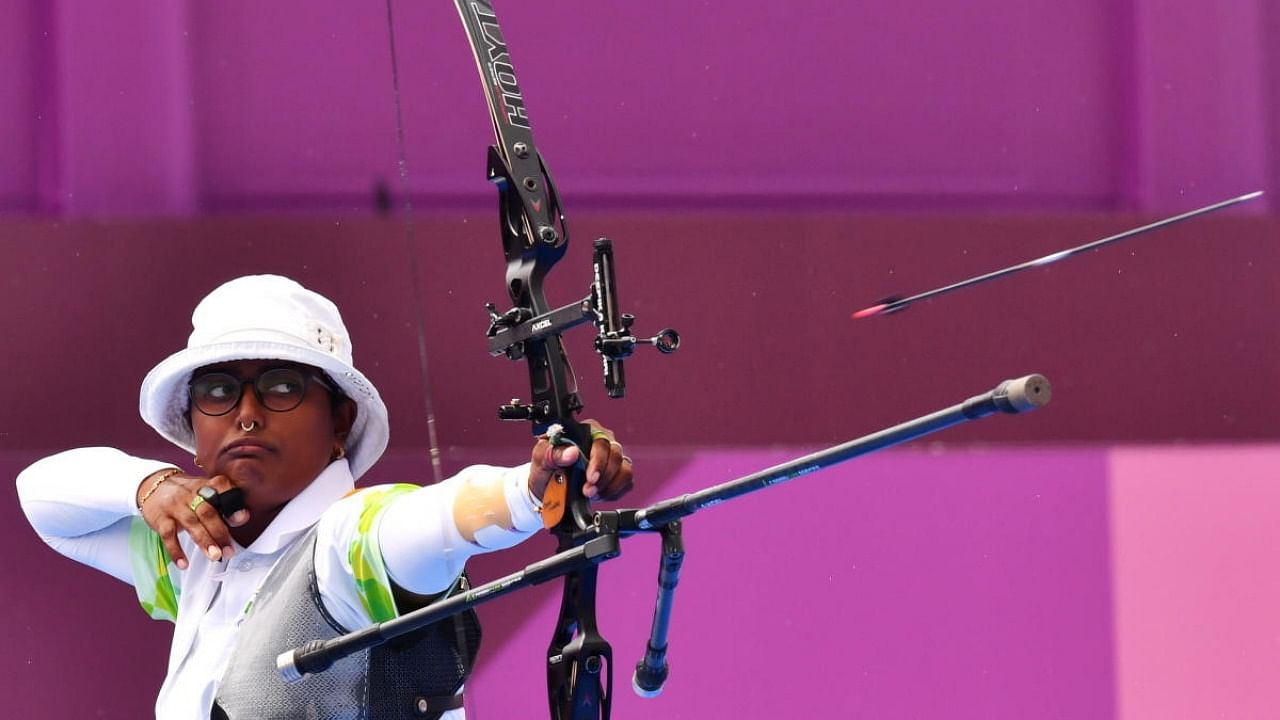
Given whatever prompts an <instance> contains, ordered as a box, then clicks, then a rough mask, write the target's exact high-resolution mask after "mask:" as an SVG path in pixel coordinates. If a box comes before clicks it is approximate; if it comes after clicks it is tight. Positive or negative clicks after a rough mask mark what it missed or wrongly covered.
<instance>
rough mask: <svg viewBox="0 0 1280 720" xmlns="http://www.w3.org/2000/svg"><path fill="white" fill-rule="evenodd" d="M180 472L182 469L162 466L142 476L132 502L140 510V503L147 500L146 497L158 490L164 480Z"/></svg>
mask: <svg viewBox="0 0 1280 720" xmlns="http://www.w3.org/2000/svg"><path fill="white" fill-rule="evenodd" d="M180 472H182V470H180V469H178V468H173V467H171V468H164V469H162V470H157V471H155V472H153V473H151V474H150V475H148V476H146V477H145V478H143V479H142V482H141V483H139V484H138V490H137V492H135V493H134V496H133V497H134V504H135V505H137V507H138V509H139V510H141V509H142V504H143V503H145V502H146V501H147V498H149V497H151V495H152V494H153V493H155V491H156V490H159V489H160V486H161V485H162V484H163V483H164V482H165V481H166V480H168V479H169V478H171V477H173V476H174V475H177V474H178V473H180Z"/></svg>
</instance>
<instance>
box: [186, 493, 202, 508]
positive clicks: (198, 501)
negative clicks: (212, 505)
mask: <svg viewBox="0 0 1280 720" xmlns="http://www.w3.org/2000/svg"><path fill="white" fill-rule="evenodd" d="M203 504H204V498H202V497H200V496H199V495H197V496H195V497H193V498H191V502H189V503H187V507H189V508H191V512H195V511H196V510H197V509H198V508H199V507H200V506H201V505H203Z"/></svg>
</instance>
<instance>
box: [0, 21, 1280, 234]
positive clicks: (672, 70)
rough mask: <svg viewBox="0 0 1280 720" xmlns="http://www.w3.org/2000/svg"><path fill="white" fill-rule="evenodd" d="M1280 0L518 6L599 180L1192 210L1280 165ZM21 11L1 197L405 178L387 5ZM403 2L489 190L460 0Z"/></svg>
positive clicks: (213, 204)
mask: <svg viewBox="0 0 1280 720" xmlns="http://www.w3.org/2000/svg"><path fill="white" fill-rule="evenodd" d="M1269 7H1270V6H1269V5H1268V4H1267V3H1265V2H1263V1H1262V0H1238V1H1235V2H1230V3H1220V2H1214V1H1213V0H1194V1H1193V0H1184V1H1183V2H1178V3H1173V4H1172V5H1170V4H1168V3H1162V2H1151V1H1147V0H1134V1H1133V2H1107V1H1105V0H1088V1H1082V2H1074V3H1056V2H1046V1H1043V0H1037V1H1036V2H1024V3H1016V4H1010V3H1006V2H996V1H994V0H981V1H980V2H968V3H963V4H957V3H945V2H929V3H897V4H891V3H847V2H838V1H836V0H820V1H818V2H809V3H805V4H804V5H803V7H795V6H794V5H787V4H777V5H771V4H755V5H747V6H741V7H735V8H734V10H733V12H732V13H727V12H726V11H725V9H724V8H723V7H721V6H718V5H715V4H707V3H688V2H676V1H674V0H655V1H654V2H648V3H641V4H621V5H620V4H615V3H592V4H588V5H585V6H584V5H582V4H581V3H566V2H560V3H505V4H500V6H499V11H500V13H501V15H502V18H503V21H504V25H505V27H506V30H507V34H508V36H509V38H508V39H509V41H510V43H511V45H512V51H513V53H514V57H515V59H516V65H517V67H518V68H519V69H520V72H521V80H522V85H523V87H524V90H525V93H526V95H527V100H528V105H529V108H530V111H531V113H532V118H533V121H534V127H535V129H536V131H537V137H538V140H539V143H540V145H541V147H542V149H543V150H544V151H545V153H546V155H547V157H548V158H549V159H550V161H551V164H552V167H553V168H554V169H555V170H556V172H557V176H558V177H559V179H560V180H561V182H562V184H563V190H564V191H565V195H566V196H567V197H568V198H569V199H570V203H571V205H570V207H577V208H583V207H597V208H600V207H614V208H616V207H631V208H634V207H652V206H655V205H656V206H662V207H699V208H706V207H710V206H719V207H730V208H736V209H745V208H757V207H760V206H767V207H774V208H776V207H786V208H790V209H794V208H796V207H809V208H814V207H821V208H839V209H844V210H850V209H867V208H880V209H883V208H907V209H913V210H915V209H931V210H936V209H955V208H975V209H1002V210H1036V211H1043V210H1061V209H1073V210H1074V209H1095V210H1107V209H1113V208H1121V209H1130V210H1160V211H1165V210H1175V209H1184V208H1186V207H1188V206H1191V205H1195V204H1198V203H1202V202H1205V201H1210V200H1215V199H1219V198H1220V197H1224V196H1228V195H1232V194H1238V193H1240V192H1244V191H1247V190H1251V189H1255V188H1258V187H1263V186H1266V185H1268V184H1269V181H1271V180H1273V179H1274V178H1275V176H1276V172H1277V169H1276V164H1275V162H1274V161H1273V158H1274V157H1275V155H1276V153H1275V145H1274V133H1273V132H1271V131H1272V130H1273V129H1274V124H1273V123H1274V118H1275V116H1276V108H1277V102H1278V101H1277V98H1276V95H1277V94H1276V93H1275V92H1274V86H1275V83H1276V81H1277V80H1276V79H1277V78H1278V77H1280V71H1278V67H1280V65H1277V61H1276V58H1275V57H1273V53H1271V51H1270V50H1269V47H1268V44H1267V43H1265V42H1264V40H1263V38H1264V37H1266V35H1265V29H1266V28H1267V27H1269V25H1268V23H1271V24H1272V25H1274V22H1275V19H1274V17H1273V15H1274V11H1273V10H1270V9H1269ZM0 10H3V11H4V16H5V17H6V18H11V19H12V20H13V21H12V22H9V23H6V26H5V28H4V29H3V30H0V32H2V33H4V35H3V36H2V37H0V40H3V41H4V42H3V43H0V47H3V48H4V49H3V50H0V90H3V91H4V97H6V98H8V99H10V102H8V103H6V105H5V108H4V109H2V110H0V157H3V158H5V160H6V161H5V162H4V163H0V166H2V167H0V208H9V209H13V210H18V211H28V212H29V211H45V212H48V211H55V212H56V211H61V212H65V213H69V214H72V215H76V216H86V215H88V216H99V215H139V214H142V215H148V214H154V213H160V214H187V213H190V212H192V211H193V210H199V209H204V210H220V211H236V210H246V209H267V210H279V209H311V210H315V209H324V210H334V209H342V210H357V211H363V210H365V209H367V208H368V207H369V206H370V199H369V198H370V193H371V189H372V187H373V185H374V183H376V182H378V181H381V180H388V179H392V178H395V177H396V176H397V171H396V164H395V163H396V149H395V113H394V101H393V94H392V88H391V68H390V56H389V52H388V46H387V38H388V30H387V25H386V18H385V11H384V10H383V9H382V8H381V7H372V6H370V7H365V6H361V5H352V4H350V3H340V2H311V3H305V4H301V3H288V2H286V3H272V4H270V5H269V6H267V7H262V6H260V5H259V4H250V3H218V4H209V3H164V4H161V5H157V4H155V3H148V2H144V1H142V0H120V1H118V2H113V3H110V4H105V5H103V4H98V5H92V4H91V5H83V4H80V3H70V2H66V1H65V0H54V1H53V2H36V0H2V2H0ZM395 11H396V18H395V19H396V30H397V33H396V37H397V40H398V46H397V47H398V51H399V60H400V71H401V85H402V90H403V93H402V95H403V104H404V117H405V134H406V137H407V152H408V168H409V172H410V177H409V180H408V187H409V189H410V191H411V192H412V193H413V196H414V198H415V205H416V206H417V207H419V208H426V207H430V208H441V207H455V206H457V205H458V204H462V205H468V206H474V205H475V204H476V203H477V202H483V203H486V204H487V203H488V201H489V190H488V188H486V187H484V183H483V181H482V173H483V167H482V163H483V157H484V153H483V147H484V146H485V145H486V144H487V143H488V142H490V140H491V138H490V136H489V126H488V123H487V122H486V119H485V112H484V107H483V100H482V98H481V95H480V92H479V87H478V82H477V81H478V78H477V77H476V73H475V69H474V63H473V61H472V60H471V58H470V53H469V49H468V48H467V46H466V40H465V37H464V34H463V32H462V31H461V28H460V26H459V23H458V21H457V18H456V17H455V13H454V11H453V10H452V8H451V7H449V5H448V4H447V3H397V4H396V5H395ZM33 78H34V79H35V82H34V83H33V82H32V79H33ZM1261 207H1263V205H1261V204H1260V205H1258V206H1256V208H1261Z"/></svg>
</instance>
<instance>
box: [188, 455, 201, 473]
mask: <svg viewBox="0 0 1280 720" xmlns="http://www.w3.org/2000/svg"><path fill="white" fill-rule="evenodd" d="M191 462H193V463H195V464H196V467H198V468H200V469H201V470H203V469H204V466H203V465H201V464H200V456H199V455H195V456H193V457H192V458H191Z"/></svg>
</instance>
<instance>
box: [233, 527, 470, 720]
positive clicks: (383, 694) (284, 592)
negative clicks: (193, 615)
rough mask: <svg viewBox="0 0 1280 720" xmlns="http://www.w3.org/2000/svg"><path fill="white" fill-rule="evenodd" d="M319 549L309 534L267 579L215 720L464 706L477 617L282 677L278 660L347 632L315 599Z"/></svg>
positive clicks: (319, 718)
mask: <svg viewBox="0 0 1280 720" xmlns="http://www.w3.org/2000/svg"><path fill="white" fill-rule="evenodd" d="M315 547H316V531H315V528H312V529H311V531H309V532H308V533H307V534H306V535H305V536H304V537H303V538H302V539H300V540H298V541H297V542H296V543H295V544H294V546H293V547H292V548H290V549H289V550H288V551H286V552H285V554H284V555H283V556H282V557H281V558H280V560H279V561H278V562H277V563H276V564H275V566H274V567H273V568H272V569H271V572H270V573H269V574H268V575H267V577H266V579H265V580H263V582H262V587H261V588H260V589H259V590H258V593H257V595H256V596H255V598H254V600H253V605H252V607H250V608H249V610H248V611H246V617H245V619H244V621H243V622H242V623H241V625H240V631H239V633H238V636H237V638H236V647H235V650H234V652H233V653H232V655H231V660H230V661H229V662H228V664H227V669H226V672H225V673H224V674H223V676H222V681H221V682H220V683H219V684H218V692H217V696H216V698H215V700H214V706H213V712H212V718H213V720H304V719H305V720H402V719H403V720H420V719H421V718H429V719H431V720H438V718H439V717H440V715H441V714H443V713H444V712H445V711H447V710H451V709H454V708H460V707H462V695H461V694H459V693H458V692H457V691H458V689H459V688H461V687H462V683H463V682H464V681H465V680H466V678H467V675H469V674H470V672H471V668H472V663H473V661H474V659H475V655H476V651H477V650H479V648H480V623H479V621H478V619H477V618H476V614H475V612H474V611H467V612H465V613H462V614H461V615H455V616H454V617H452V618H450V619H448V620H442V621H440V622H438V623H435V624H433V625H431V626H429V627H426V628H423V629H422V630H418V631H415V632H413V633H409V634H408V635H405V636H403V637H400V638H397V639H395V640H392V641H390V642H388V643H384V644H382V645H379V646H378V647H375V648H371V649H368V650H361V651H359V652H357V653H354V654H352V655H350V656H348V657H346V658H343V659H342V660H339V661H337V662H335V663H334V664H333V666H332V667H331V668H329V669H328V670H326V671H325V672H323V673H320V674H318V675H309V676H307V677H305V678H303V679H302V680H300V681H299V682H297V683H294V684H288V683H286V682H285V681H284V680H283V679H281V677H280V675H279V673H277V672H276V656H277V655H279V654H280V653H282V652H285V651H287V650H290V649H292V648H295V647H297V646H299V645H302V644H303V643H306V642H307V641H310V640H327V639H329V638H333V637H337V636H338V635H341V634H345V633H347V632H349V630H348V629H347V628H344V627H342V626H341V625H339V624H338V622H337V621H336V620H334V619H333V617H332V616H331V615H330V614H329V612H328V611H327V610H325V608H324V603H323V602H322V601H321V599H320V592H319V589H318V588H317V585H316V570H315ZM464 582H465V580H463V579H459V583H458V584H457V585H455V586H454V587H453V588H452V589H451V590H450V593H453V592H456V591H458V589H459V587H461V586H462V584H463V583H464Z"/></svg>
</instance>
